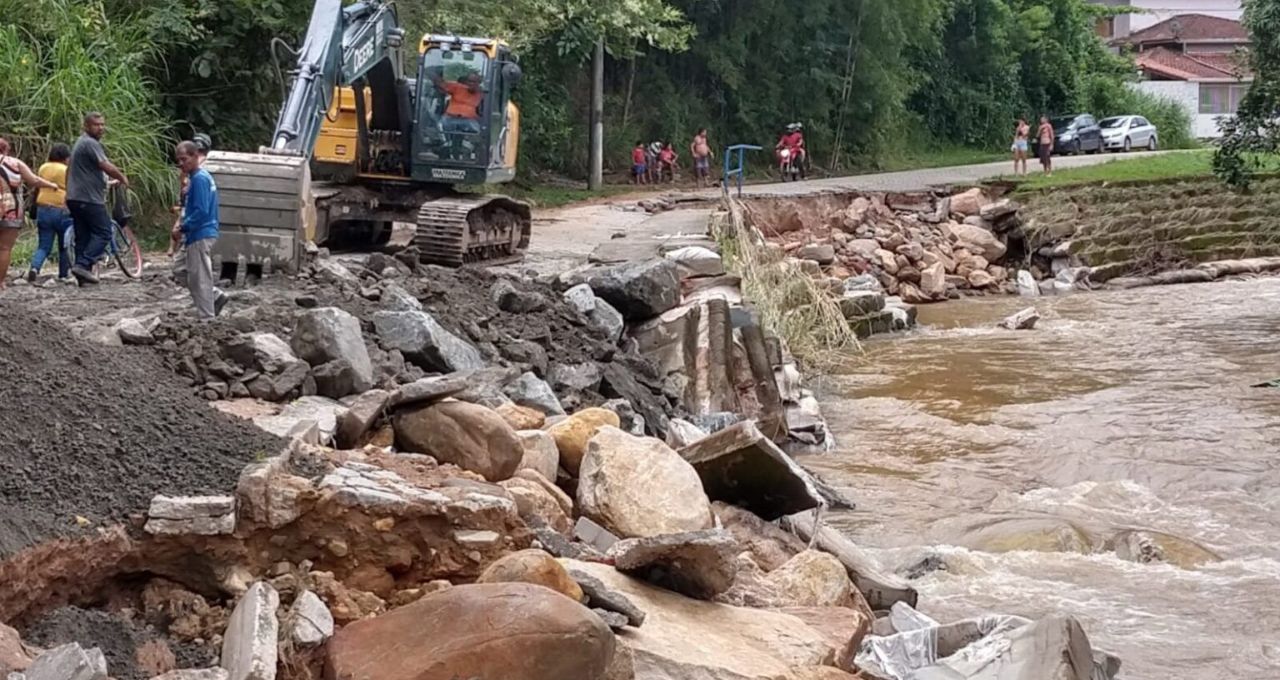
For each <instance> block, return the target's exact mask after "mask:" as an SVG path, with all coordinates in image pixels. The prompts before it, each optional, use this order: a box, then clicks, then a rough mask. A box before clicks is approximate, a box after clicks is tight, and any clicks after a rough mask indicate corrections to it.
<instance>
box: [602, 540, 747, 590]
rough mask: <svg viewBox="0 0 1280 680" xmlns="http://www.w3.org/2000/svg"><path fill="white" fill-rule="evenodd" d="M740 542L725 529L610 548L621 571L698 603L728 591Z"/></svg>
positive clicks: (735, 572) (633, 541) (618, 543)
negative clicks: (695, 600)
mask: <svg viewBox="0 0 1280 680" xmlns="http://www.w3.org/2000/svg"><path fill="white" fill-rule="evenodd" d="M738 548H739V546H738V542H737V541H735V540H734V539H733V535H732V534H730V533H729V532H727V531H725V530H723V529H706V530H703V531H690V532H684V533H679V534H664V535H661V536H650V537H646V538H628V539H624V540H621V541H618V542H617V543H615V544H614V545H613V546H612V547H611V548H609V552H608V556H609V557H610V558H612V559H613V564H614V567H616V568H617V569H618V570H619V571H622V572H624V573H627V574H630V575H632V576H635V577H637V578H642V579H644V580H646V581H648V582H650V583H652V584H654V585H656V586H660V587H663V588H666V589H667V590H671V591H674V592H677V593H681V594H683V595H687V596H689V597H693V598H697V599H699V600H709V599H711V598H713V597H715V596H716V595H719V594H720V593H723V592H724V591H726V590H728V589H729V588H730V587H731V586H732V585H733V581H734V577H735V576H736V575H737V573H738V568H737V562H736V559H735V558H736V556H737V553H738Z"/></svg>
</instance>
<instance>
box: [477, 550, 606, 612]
mask: <svg viewBox="0 0 1280 680" xmlns="http://www.w3.org/2000/svg"><path fill="white" fill-rule="evenodd" d="M476 583H532V584H534V585H538V586H543V587H546V588H550V589H552V590H554V591H556V592H557V593H560V594H561V595H564V596H565V597H568V598H569V599H571V600H573V601H574V602H582V601H583V600H584V599H585V597H584V595H583V594H582V587H581V586H579V585H578V582H577V581H574V580H573V579H572V578H570V577H569V573H568V572H566V571H565V570H564V566H562V565H561V564H560V563H559V562H557V561H556V558H554V557H552V556H551V555H549V554H547V553H546V552H545V551H542V550H538V549H536V548H530V549H528V550H520V551H518V552H513V553H511V554H510V555H504V556H503V557H501V558H499V559H498V560H497V561H495V562H494V563H493V564H490V565H489V566H488V567H486V568H485V570H484V572H483V573H481V574H480V578H477V579H476Z"/></svg>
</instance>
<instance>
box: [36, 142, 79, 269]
mask: <svg viewBox="0 0 1280 680" xmlns="http://www.w3.org/2000/svg"><path fill="white" fill-rule="evenodd" d="M69 158H71V147H69V146H67V145H66V144H54V145H53V147H52V148H50V149H49V161H48V162H47V163H45V164H44V165H41V166H40V170H39V171H37V173H36V174H38V175H40V176H41V177H43V178H44V179H47V180H49V181H50V182H53V183H54V184H56V185H58V188H57V190H56V191H55V190H50V189H41V190H40V193H39V194H38V195H37V196H36V229H37V231H38V233H39V235H40V241H39V243H38V244H37V245H36V252H35V255H32V256H31V271H29V272H27V280H28V281H30V282H32V283H35V280H36V277H37V276H39V275H40V268H41V267H43V266H44V261H45V260H46V259H48V257H49V253H50V252H51V250H52V248H53V243H54V241H55V240H56V241H57V242H58V280H59V281H61V282H62V283H73V282H75V279H73V278H71V265H72V262H71V254H70V253H68V252H67V246H66V243H65V242H64V241H63V237H64V236H66V233H67V229H68V228H69V227H70V226H71V213H70V212H68V211H67V159H69Z"/></svg>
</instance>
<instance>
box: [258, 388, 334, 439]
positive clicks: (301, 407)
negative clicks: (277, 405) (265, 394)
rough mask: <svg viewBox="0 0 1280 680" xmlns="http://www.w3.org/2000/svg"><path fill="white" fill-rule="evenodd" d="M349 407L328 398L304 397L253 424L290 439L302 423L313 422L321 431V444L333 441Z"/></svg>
mask: <svg viewBox="0 0 1280 680" xmlns="http://www.w3.org/2000/svg"><path fill="white" fill-rule="evenodd" d="M346 411H347V407H346V406H343V405H342V404H341V403H340V402H337V401H334V400H333V399H329V398H328V397H302V398H300V399H295V400H294V401H293V402H291V403H290V404H289V405H288V406H285V407H284V409H282V410H281V411H280V413H279V414H277V415H274V416H258V417H257V418H254V419H253V424H254V425H257V426H258V427H260V428H262V429H264V430H266V431H267V432H270V433H272V434H274V435H277V436H280V437H288V436H289V435H290V433H292V432H293V431H294V428H295V427H296V426H297V425H298V424H299V423H302V422H305V421H312V422H314V423H315V424H316V426H318V427H319V429H320V443H322V444H327V443H329V442H331V441H333V436H334V434H335V433H336V432H337V429H338V417H339V416H340V415H342V414H343V413H345V412H346Z"/></svg>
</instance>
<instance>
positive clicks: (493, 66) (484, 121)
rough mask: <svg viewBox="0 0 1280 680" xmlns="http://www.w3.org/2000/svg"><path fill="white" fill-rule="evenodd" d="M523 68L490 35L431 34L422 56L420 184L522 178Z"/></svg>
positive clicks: (415, 169)
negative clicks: (517, 99) (519, 87)
mask: <svg viewBox="0 0 1280 680" xmlns="http://www.w3.org/2000/svg"><path fill="white" fill-rule="evenodd" d="M519 80H520V67H519V66H518V65H517V64H516V63H515V61H514V59H513V58H512V56H511V53H510V50H509V49H508V48H507V46H506V45H504V44H502V43H500V42H498V41H496V40H490V39H487V38H458V37H454V36H441V35H429V36H427V37H426V38H424V39H423V41H422V48H421V50H420V56H419V61H418V80H417V85H416V92H417V96H416V97H415V103H414V106H415V109H416V111H415V112H416V119H417V124H416V125H415V127H414V138H413V142H412V155H413V163H412V174H413V178H414V179H415V180H418V181H420V182H440V183H449V184H493V183H499V182H507V181H510V180H511V179H513V178H514V177H515V166H516V149H517V144H518V139H517V137H518V135H519V111H518V109H517V108H516V106H515V104H513V103H512V101H511V91H512V89H513V88H514V87H515V86H516V84H517V83H518V82H519Z"/></svg>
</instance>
